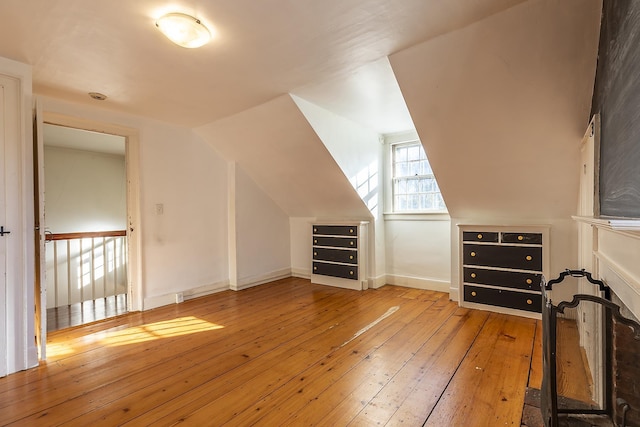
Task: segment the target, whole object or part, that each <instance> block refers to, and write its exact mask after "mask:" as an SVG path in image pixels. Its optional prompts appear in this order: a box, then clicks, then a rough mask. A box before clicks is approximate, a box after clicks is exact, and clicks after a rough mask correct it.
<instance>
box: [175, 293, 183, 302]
mask: <svg viewBox="0 0 640 427" xmlns="http://www.w3.org/2000/svg"><path fill="white" fill-rule="evenodd" d="M181 302H184V295H183V294H182V292H178V293H177V294H176V304H180V303H181Z"/></svg>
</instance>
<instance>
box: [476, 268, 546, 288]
mask: <svg viewBox="0 0 640 427" xmlns="http://www.w3.org/2000/svg"><path fill="white" fill-rule="evenodd" d="M541 280H542V274H536V273H521V272H518V271H502V270H487V269H484V268H473V267H465V268H464V281H465V282H466V283H479V284H481V285H493V286H501V287H503V288H514V289H527V290H533V291H538V292H540V281H541Z"/></svg>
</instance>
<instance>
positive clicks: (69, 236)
mask: <svg viewBox="0 0 640 427" xmlns="http://www.w3.org/2000/svg"><path fill="white" fill-rule="evenodd" d="M126 235H127V230H115V231H89V232H77V233H56V234H46V237H45V240H46V241H51V240H73V239H91V238H95V237H122V236H126Z"/></svg>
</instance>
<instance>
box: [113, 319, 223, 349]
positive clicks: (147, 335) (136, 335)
mask: <svg viewBox="0 0 640 427" xmlns="http://www.w3.org/2000/svg"><path fill="white" fill-rule="evenodd" d="M222 328H224V326H222V325H218V324H216V323H211V322H207V321H206V320H202V319H198V318H197V317H193V316H186V317H179V318H177V319H172V320H166V321H162V322H156V323H149V324H147V325H141V326H134V327H131V328H127V329H123V330H121V331H114V332H110V333H107V334H106V336H105V338H103V339H102V340H101V343H102V344H105V345H108V346H119V345H128V344H137V343H141V342H147V341H153V340H157V339H161V338H171V337H178V336H182V335H189V334H196V333H200V332H206V331H214V330H217V329H222Z"/></svg>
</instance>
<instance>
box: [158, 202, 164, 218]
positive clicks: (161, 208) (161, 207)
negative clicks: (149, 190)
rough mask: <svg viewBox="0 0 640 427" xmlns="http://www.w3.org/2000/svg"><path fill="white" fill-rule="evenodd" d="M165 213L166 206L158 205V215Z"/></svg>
mask: <svg viewBox="0 0 640 427" xmlns="http://www.w3.org/2000/svg"><path fill="white" fill-rule="evenodd" d="M163 213H164V205H163V204H162V203H156V215H162V214H163Z"/></svg>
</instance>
